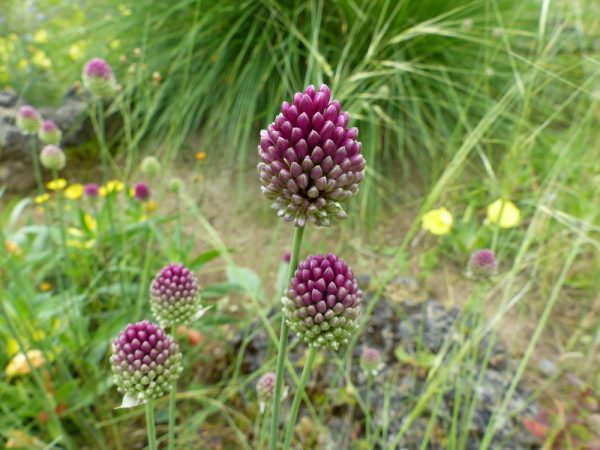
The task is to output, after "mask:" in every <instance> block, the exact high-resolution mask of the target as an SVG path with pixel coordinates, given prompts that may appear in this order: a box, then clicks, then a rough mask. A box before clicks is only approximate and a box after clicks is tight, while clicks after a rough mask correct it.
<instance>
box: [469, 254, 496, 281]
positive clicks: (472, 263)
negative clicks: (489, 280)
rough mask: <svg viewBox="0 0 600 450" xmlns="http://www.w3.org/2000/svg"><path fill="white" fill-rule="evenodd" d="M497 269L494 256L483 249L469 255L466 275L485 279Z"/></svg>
mask: <svg viewBox="0 0 600 450" xmlns="http://www.w3.org/2000/svg"><path fill="white" fill-rule="evenodd" d="M497 268H498V262H497V261H496V255H495V254H494V252H493V251H492V250H490V249H487V248H484V249H481V250H477V251H476V252H474V253H473V254H472V255H471V257H470V258H469V263H468V264H467V273H468V274H469V275H470V276H472V277H475V278H486V277H490V276H492V275H494V274H495V273H496V269H497Z"/></svg>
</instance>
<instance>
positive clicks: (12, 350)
mask: <svg viewBox="0 0 600 450" xmlns="http://www.w3.org/2000/svg"><path fill="white" fill-rule="evenodd" d="M18 352H19V343H18V342H17V340H16V339H13V338H10V339H9V340H7V341H6V354H7V355H8V356H13V355H16V354H17V353H18Z"/></svg>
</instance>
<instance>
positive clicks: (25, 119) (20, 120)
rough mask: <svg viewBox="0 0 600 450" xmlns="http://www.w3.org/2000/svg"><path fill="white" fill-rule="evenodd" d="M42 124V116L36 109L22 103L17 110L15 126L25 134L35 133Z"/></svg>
mask: <svg viewBox="0 0 600 450" xmlns="http://www.w3.org/2000/svg"><path fill="white" fill-rule="evenodd" d="M41 124H42V116H41V114H40V113H39V111H38V110H37V109H35V108H34V107H33V106H30V105H23V106H21V107H20V108H19V111H17V126H18V127H19V128H20V129H21V131H23V132H24V133H26V134H36V133H37V132H38V130H39V128H40V126H41Z"/></svg>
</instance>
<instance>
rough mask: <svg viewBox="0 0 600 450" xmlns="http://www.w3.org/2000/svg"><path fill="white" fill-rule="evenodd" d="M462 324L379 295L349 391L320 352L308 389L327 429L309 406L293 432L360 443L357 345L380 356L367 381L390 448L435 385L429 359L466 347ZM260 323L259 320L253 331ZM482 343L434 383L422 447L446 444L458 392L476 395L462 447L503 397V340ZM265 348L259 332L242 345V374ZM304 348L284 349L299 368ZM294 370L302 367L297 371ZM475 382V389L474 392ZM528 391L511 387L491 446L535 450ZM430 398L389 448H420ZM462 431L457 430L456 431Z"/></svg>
mask: <svg viewBox="0 0 600 450" xmlns="http://www.w3.org/2000/svg"><path fill="white" fill-rule="evenodd" d="M401 281H402V283H405V282H406V281H405V280H401ZM369 301H371V299H370V298H369V296H367V298H366V302H367V303H368V302H369ZM467 322H468V320H467V321H465V320H463V317H462V315H461V313H460V311H459V310H458V309H456V308H447V307H445V306H443V305H442V304H441V303H440V302H438V301H436V300H432V299H427V300H423V301H417V302H401V303H399V302H395V301H393V300H390V299H388V298H381V299H380V300H379V301H378V303H377V305H376V306H375V308H374V312H373V315H372V316H371V318H370V320H369V321H368V323H367V326H366V329H365V332H364V333H363V334H362V336H361V338H360V340H359V343H358V345H357V347H356V348H355V352H354V353H355V354H354V358H353V364H352V367H351V380H352V384H353V386H354V389H348V386H347V383H346V382H345V381H344V380H343V379H341V378H343V377H341V376H340V375H339V371H338V375H337V376H336V375H335V372H336V370H337V369H338V366H336V365H335V364H334V363H333V358H329V357H328V356H327V354H325V355H324V357H323V360H322V361H321V363H320V364H318V366H317V368H316V369H315V373H314V374H313V375H312V379H311V382H310V384H309V386H308V388H307V389H308V392H309V395H310V398H311V401H312V402H313V405H314V407H315V409H316V410H317V411H318V412H319V415H320V416H321V421H322V423H323V424H324V425H325V426H324V427H322V428H321V429H315V426H314V425H313V424H312V423H311V421H310V419H309V415H308V413H307V411H301V413H300V415H301V416H302V415H303V414H304V416H305V417H303V418H302V419H300V421H299V425H298V429H297V431H298V432H299V433H301V434H303V435H304V436H305V439H306V441H305V442H310V443H311V444H310V445H316V446H317V447H318V448H336V449H355V448H363V447H361V446H360V444H359V442H360V441H361V439H362V438H363V437H364V423H365V417H364V414H363V412H362V409H361V408H360V407H359V405H358V404H357V402H356V401H355V400H353V398H355V393H358V394H359V395H360V397H361V398H362V401H364V399H365V398H366V391H367V383H368V381H367V377H366V375H365V374H364V372H363V371H362V370H361V368H360V366H359V358H360V352H361V351H362V348H364V347H365V346H368V347H373V348H376V349H378V350H379V351H380V352H381V353H382V355H383V357H384V361H385V367H384V368H383V370H382V371H381V372H380V373H379V374H378V375H377V376H376V377H374V378H373V379H372V382H371V387H370V398H371V399H370V402H371V405H372V410H373V412H374V417H373V421H374V423H375V424H376V425H377V426H378V427H379V428H384V429H387V433H386V435H387V437H388V438H387V439H386V440H385V441H386V442H388V444H387V446H385V447H381V448H382V450H384V449H385V450H388V449H390V450H391V449H392V441H393V440H394V438H395V436H396V435H397V433H398V431H399V430H400V428H401V427H402V426H403V424H404V423H405V422H404V421H405V420H406V419H407V417H408V416H409V414H410V413H411V411H412V410H413V408H414V407H415V405H416V403H417V402H418V401H419V399H420V398H421V396H422V394H423V393H424V392H425V389H426V387H427V386H428V385H430V383H433V382H435V377H434V378H433V379H432V378H428V373H429V370H430V369H431V367H433V365H434V364H435V362H434V360H435V359H436V358H437V357H438V356H439V355H441V354H442V352H443V354H444V355H446V356H445V357H443V359H442V362H441V364H440V367H441V369H439V370H441V371H443V370H444V361H445V360H446V359H449V358H450V356H449V355H452V354H454V353H455V351H457V350H458V349H459V348H460V347H461V345H464V342H465V340H464V337H465V333H468V326H465V323H467ZM259 327H260V326H259V325H257V328H259ZM241 340H242V336H240V337H239V338H238V340H237V342H236V344H237V345H238V346H239V345H240V344H241ZM488 344H490V343H489V341H488V340H487V339H484V340H483V341H482V342H480V343H479V349H477V348H475V349H473V351H472V352H471V354H476V357H474V358H471V359H468V360H466V361H469V364H470V366H469V368H466V367H462V368H460V367H452V368H451V370H450V373H449V375H448V377H447V379H446V381H445V382H444V383H442V384H440V386H439V389H442V390H443V391H444V395H443V396H442V400H441V401H440V402H439V404H438V405H437V406H436V407H435V410H436V411H437V424H436V426H435V427H434V429H433V432H432V434H431V438H430V444H429V445H428V446H427V448H428V449H444V448H447V446H448V434H449V430H450V424H451V422H452V415H453V413H454V409H455V407H454V401H455V399H457V398H459V397H458V396H457V395H456V390H460V391H461V392H469V393H471V394H472V393H473V392H475V393H476V394H477V399H476V401H475V402H474V409H473V410H472V420H471V421H470V425H469V428H468V430H465V431H466V436H467V448H468V449H473V450H476V449H478V448H479V445H480V441H481V438H482V437H483V435H484V433H485V429H486V426H487V424H488V422H489V419H490V417H491V415H492V413H493V411H494V409H495V408H496V407H497V405H498V404H499V403H500V402H501V401H502V399H503V398H504V395H505V393H506V391H507V389H508V386H509V384H510V381H511V375H512V374H513V373H514V369H515V363H514V361H513V360H512V359H511V358H510V357H509V356H508V355H507V352H506V350H505V349H504V348H503V347H502V345H500V344H495V345H488ZM488 346H489V347H490V350H491V352H490V353H489V355H488V358H487V364H486V368H487V370H485V371H483V363H484V361H483V360H484V358H485V353H486V349H487V348H488ZM267 350H268V340H267V336H266V333H264V332H259V333H258V334H257V335H256V337H255V338H254V339H253V340H252V341H251V342H250V344H249V346H248V347H247V348H246V351H245V355H244V365H243V369H244V371H245V372H247V373H251V372H253V371H255V370H258V369H260V367H261V366H262V364H263V363H264V361H265V360H266V359H267ZM269 351H272V349H269ZM304 351H305V348H304V346H303V345H297V346H292V348H291V350H290V357H291V360H292V362H298V364H297V366H300V365H301V362H302V358H303V357H304ZM473 352H474V353H473ZM465 364H467V363H466V362H465ZM299 371H300V367H298V373H299ZM482 371H483V372H484V373H483V376H482V377H481V381H480V383H479V384H478V383H477V379H478V378H479V375H480V374H481V373H482ZM438 373H439V372H438ZM473 386H476V387H475V388H474V389H473ZM352 391H354V393H353V392H352ZM530 394H531V392H530V390H529V389H528V388H527V387H526V386H523V385H519V386H518V387H517V389H516V391H515V392H514V394H513V396H512V399H511V400H510V402H509V404H508V408H507V409H506V411H507V414H506V415H505V416H504V417H500V418H499V420H498V422H497V423H498V428H497V431H496V433H495V437H494V440H493V443H492V446H491V448H493V449H511V450H524V449H534V448H538V447H539V444H538V443H537V441H536V439H535V437H533V436H532V435H531V433H529V432H528V431H527V430H526V429H525V428H524V426H523V419H525V418H531V417H534V416H536V415H537V413H538V409H539V408H538V406H537V404H535V403H532V402H531V401H530V399H529V398H528V396H529V395H530ZM324 396H325V397H324ZM326 397H328V399H326ZM290 401H291V400H290V399H289V398H288V399H287V400H286V402H287V403H288V404H286V405H285V406H284V408H283V411H284V413H285V411H287V410H288V409H289V402H290ZM320 402H322V403H323V404H327V405H329V406H328V407H327V410H325V409H323V408H322V407H320V406H319V403H320ZM384 402H387V404H384ZM463 402H464V398H463ZM434 403H435V396H434V397H433V398H432V399H431V400H430V401H427V402H426V406H425V409H424V411H423V412H422V413H421V414H419V417H418V418H417V419H416V420H414V421H413V422H412V423H411V424H410V426H409V427H408V429H407V431H406V432H405V433H404V434H403V436H402V438H401V439H400V441H399V444H398V446H397V447H394V448H397V449H417V448H420V446H421V443H422V441H423V435H424V434H425V432H426V430H427V426H428V422H429V418H430V417H431V414H432V412H433V410H434ZM466 409H467V408H466V407H464V406H461V407H459V408H457V411H458V413H459V414H460V415H463V414H467V410H466ZM385 411H388V412H389V415H386V414H385ZM459 417H460V416H459ZM284 421H285V419H284ZM460 422H461V421H460V420H459V423H460ZM463 422H464V421H463ZM460 431H461V430H460V429H459V430H458V433H455V435H457V434H459V433H460ZM317 447H312V448H317Z"/></svg>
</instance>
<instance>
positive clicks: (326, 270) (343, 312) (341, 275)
mask: <svg viewBox="0 0 600 450" xmlns="http://www.w3.org/2000/svg"><path fill="white" fill-rule="evenodd" d="M361 302H362V291H361V290H360V289H359V287H358V283H357V281H356V279H355V278H354V275H353V274H352V270H351V269H350V268H349V267H348V265H347V264H346V263H345V262H344V261H343V260H341V259H339V258H338V257H337V256H335V255H334V254H332V253H330V254H329V255H327V256H324V255H316V256H312V255H311V256H309V257H308V258H306V259H305V260H304V261H302V262H301V263H300V264H299V265H298V269H297V270H296V272H295V274H294V276H293V278H292V281H291V282H290V287H289V289H288V290H287V293H286V295H285V296H284V297H283V298H282V304H283V315H284V316H285V319H286V322H287V324H288V325H289V326H290V328H291V329H292V330H294V331H295V332H296V333H297V334H298V335H299V336H300V338H301V339H302V340H303V341H305V342H306V343H307V344H308V345H309V346H311V347H329V348H331V349H333V350H337V349H338V347H339V346H340V345H341V344H345V343H347V342H348V338H349V336H350V335H351V334H352V333H353V332H354V330H355V329H356V328H357V327H358V320H357V319H358V316H359V312H360V305H361Z"/></svg>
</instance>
